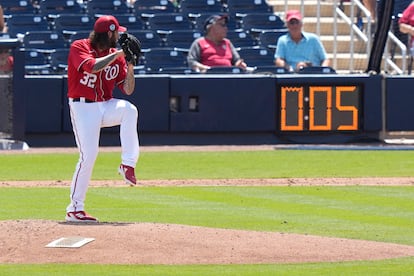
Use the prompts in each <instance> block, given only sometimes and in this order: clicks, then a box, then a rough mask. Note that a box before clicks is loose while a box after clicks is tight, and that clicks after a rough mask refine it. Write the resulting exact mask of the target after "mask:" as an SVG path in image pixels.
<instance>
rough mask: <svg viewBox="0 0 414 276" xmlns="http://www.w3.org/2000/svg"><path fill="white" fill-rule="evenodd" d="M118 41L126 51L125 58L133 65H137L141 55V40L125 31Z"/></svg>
mask: <svg viewBox="0 0 414 276" xmlns="http://www.w3.org/2000/svg"><path fill="white" fill-rule="evenodd" d="M118 43H119V45H120V46H121V48H122V51H124V54H125V60H126V61H127V62H129V63H132V64H133V65H137V64H138V62H139V57H140V56H141V41H139V39H138V38H136V37H135V36H134V35H132V34H129V33H123V34H121V37H120V38H119V40H118Z"/></svg>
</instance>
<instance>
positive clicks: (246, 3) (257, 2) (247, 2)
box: [227, 0, 273, 16]
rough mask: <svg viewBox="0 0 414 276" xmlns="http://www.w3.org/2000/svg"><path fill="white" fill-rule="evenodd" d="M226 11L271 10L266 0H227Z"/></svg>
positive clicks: (242, 12) (243, 12)
mask: <svg viewBox="0 0 414 276" xmlns="http://www.w3.org/2000/svg"><path fill="white" fill-rule="evenodd" d="M227 12H228V13H229V14H230V15H232V16H236V14H249V13H265V12H273V11H272V7H271V6H269V5H268V4H267V3H266V0H227Z"/></svg>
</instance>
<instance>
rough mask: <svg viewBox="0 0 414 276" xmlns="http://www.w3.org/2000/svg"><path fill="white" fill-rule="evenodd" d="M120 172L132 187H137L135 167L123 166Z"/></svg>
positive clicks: (119, 169)
mask: <svg viewBox="0 0 414 276" xmlns="http://www.w3.org/2000/svg"><path fill="white" fill-rule="evenodd" d="M118 172H119V174H120V175H121V176H122V177H123V178H124V180H125V182H126V183H128V184H129V185H130V186H135V185H137V180H136V178H135V169H134V168H133V167H131V166H127V165H123V164H121V165H120V166H119V168H118Z"/></svg>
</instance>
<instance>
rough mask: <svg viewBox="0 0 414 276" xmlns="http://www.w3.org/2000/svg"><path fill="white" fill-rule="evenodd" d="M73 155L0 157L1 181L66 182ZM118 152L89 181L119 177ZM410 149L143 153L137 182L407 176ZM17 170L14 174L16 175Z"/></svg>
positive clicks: (412, 161)
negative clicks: (197, 179) (155, 180)
mask: <svg viewBox="0 0 414 276" xmlns="http://www.w3.org/2000/svg"><path fill="white" fill-rule="evenodd" d="M77 159H78V154H77V153H70V154H69V153H68V154H21V155H20V154H19V155H1V154H0V164H5V165H3V166H0V181H1V180H68V179H71V177H72V174H73V171H74V168H75V165H76V162H77ZM119 163H120V154H119V153H116V152H102V153H100V154H99V156H98V159H97V162H96V166H95V169H94V174H93V178H94V179H101V180H102V179H119V176H118V175H117V173H116V171H117V167H118V166H119ZM413 169H414V152H413V151H385V150H382V151H344V150H339V151H334V150H326V151H322V150H321V151H318V150H316V151H312V150H309V151H307V150H306V151H305V150H274V151H251V152H250V151H244V152H243V151H230V152H222V151H221V152H143V153H141V156H140V160H139V162H138V167H137V177H138V179H194V178H200V179H203V178H205V179H219V178H288V177H377V176H378V177H392V176H394V177H397V176H398V177H399V176H412V175H413ZM16 172H18V173H16Z"/></svg>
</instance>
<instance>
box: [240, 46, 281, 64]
mask: <svg viewBox="0 0 414 276" xmlns="http://www.w3.org/2000/svg"><path fill="white" fill-rule="evenodd" d="M238 52H239V54H240V57H241V58H242V59H244V61H245V62H246V63H247V65H248V66H250V67H255V66H268V65H274V52H273V51H270V50H269V49H266V48H263V47H260V46H254V47H247V48H240V49H238Z"/></svg>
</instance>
